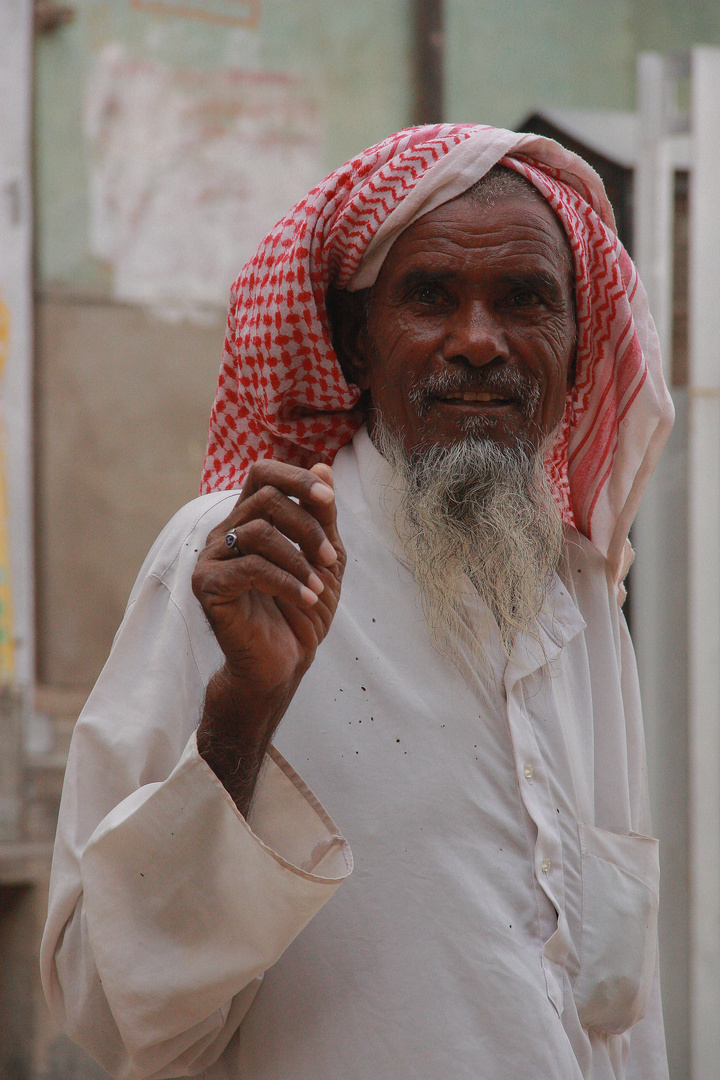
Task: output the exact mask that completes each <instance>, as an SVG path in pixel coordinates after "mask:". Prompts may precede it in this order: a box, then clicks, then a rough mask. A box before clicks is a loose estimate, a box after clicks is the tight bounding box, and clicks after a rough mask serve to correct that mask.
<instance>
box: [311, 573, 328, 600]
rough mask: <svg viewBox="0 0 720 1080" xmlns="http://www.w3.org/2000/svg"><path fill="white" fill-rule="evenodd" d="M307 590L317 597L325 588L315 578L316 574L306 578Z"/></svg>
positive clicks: (316, 577)
mask: <svg viewBox="0 0 720 1080" xmlns="http://www.w3.org/2000/svg"><path fill="white" fill-rule="evenodd" d="M308 588H309V589H312V591H313V592H314V593H317V594H318V596H319V595H320V593H321V592H322V591H323V589H324V588H325V586H324V585H323V583H322V581H321V580H320V578H319V577H318V576H317V574H311V575H310V577H309V578H308Z"/></svg>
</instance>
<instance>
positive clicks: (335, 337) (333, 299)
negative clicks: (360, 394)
mask: <svg viewBox="0 0 720 1080" xmlns="http://www.w3.org/2000/svg"><path fill="white" fill-rule="evenodd" d="M369 292H370V290H369V289H360V290H358V291H357V292H348V291H347V290H346V289H336V288H334V287H333V286H331V287H330V288H329V289H328V292H327V296H326V297H325V306H326V307H327V313H328V319H329V321H330V335H331V340H332V345H333V348H334V349H335V352H336V353H337V358H338V360H339V361H340V367H341V368H342V373H343V375H344V376H345V378H346V379H347V381H348V382H352V383H355V384H356V386H359V387H360V389H361V390H367V389H368V386H369V385H370V381H369V375H368V362H367V358H368V356H369V350H368V334H367V305H368V301H369Z"/></svg>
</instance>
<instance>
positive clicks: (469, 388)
mask: <svg viewBox="0 0 720 1080" xmlns="http://www.w3.org/2000/svg"><path fill="white" fill-rule="evenodd" d="M466 392H468V393H472V392H479V393H490V394H498V395H499V396H500V397H504V398H508V399H510V400H512V401H515V402H517V404H518V406H519V408H520V410H521V412H522V413H523V415H524V416H527V417H528V418H530V417H532V416H533V415H534V413H535V410H536V408H537V406H538V403H539V401H540V385H539V383H538V382H537V380H536V379H534V378H533V377H532V375H530V374H529V373H527V372H524V371H520V370H518V369H517V368H496V369H493V368H478V369H477V370H467V369H463V368H457V369H452V368H450V369H445V370H443V371H436V372H432V373H431V374H430V375H426V376H425V378H424V379H420V380H419V381H418V382H416V383H415V384H414V385H413V386H412V387H411V388H410V391H409V396H410V400H411V402H412V403H413V405H414V406H415V407H416V409H417V410H418V413H419V414H420V415H421V416H423V415H425V414H426V413H427V411H428V409H429V408H430V405H431V403H432V400H433V398H437V397H442V396H443V395H445V394H449V393H453V394H457V393H460V394H462V393H466Z"/></svg>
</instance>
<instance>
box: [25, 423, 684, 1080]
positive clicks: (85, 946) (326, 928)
mask: <svg viewBox="0 0 720 1080" xmlns="http://www.w3.org/2000/svg"><path fill="white" fill-rule="evenodd" d="M386 468H387V467H386V466H385V463H384V462H383V460H382V459H381V458H380V457H379V455H378V454H377V452H376V451H375V450H374V448H373V446H372V444H371V442H370V440H369V438H368V436H367V434H366V433H365V432H364V431H361V432H360V433H358V435H357V436H356V438H355V440H354V444H353V445H351V446H348V447H345V448H344V449H343V450H341V451H340V453H339V454H338V456H337V458H336V462H335V465H334V474H335V485H336V493H337V504H338V524H339V529H340V533H341V536H342V537H343V541H344V543H345V546H346V549H347V552H348V565H347V570H346V573H345V578H344V581H343V588H342V598H341V603H340V606H339V608H338V611H337V614H336V616H335V620H334V622H333V626H332V628H331V631H330V633H329V635H328V637H327V639H326V641H325V642H324V643H323V645H322V646H321V647H320V649H319V651H318V654H317V657H316V660H315V662H314V664H313V665H312V667H311V669H310V671H309V673H308V674H307V675H306V676H305V678H304V680H303V682H302V683H301V685H300V688H299V690H298V692H297V694H296V696H295V698H294V699H293V702H292V704H291V706H290V708H289V710H288V713H287V714H286V717H285V718H284V720H283V722H282V724H281V726H280V729H279V730H278V732H277V734H276V737H275V740H274V743H275V749H273V751H272V753H271V755H270V757H269V759H268V760H267V762H266V766H265V769H264V772H263V773H262V775H261V780H260V783H259V787H258V790H257V794H256V800H255V804H254V808H253V811H252V813H251V815H250V820H249V824H248V823H246V822H245V821H244V819H243V818H242V817H241V815H240V814H239V813H238V811H237V810H236V808H235V806H234V804H233V803H232V800H231V799H230V797H229V796H228V794H227V792H226V791H225V789H224V788H223V787H222V786H221V784H220V783H219V781H218V780H217V778H216V777H215V775H214V774H213V773H212V771H211V770H210V769H209V768H208V767H207V766H206V764H205V762H204V761H203V760H202V759H201V758H200V757H199V755H198V753H197V748H196V745H195V736H194V730H195V728H196V726H197V723H198V721H199V718H200V714H201V711H202V702H203V695H204V688H205V686H206V684H207V681H208V679H209V678H210V676H211V674H212V673H213V672H214V671H215V670H216V669H217V668H218V667H219V666H220V663H221V655H220V652H219V649H218V646H217V643H216V642H215V639H214V638H213V635H212V633H211V632H210V630H209V628H208V626H207V623H206V621H205V619H204V616H203V613H202V611H201V609H200V606H199V604H198V603H197V601H196V600H195V599H194V597H193V595H192V591H191V588H190V576H191V573H192V568H193V566H194V563H195V560H196V558H197V554H196V553H197V551H198V550H199V549H200V548H201V547H202V546H203V545H204V542H205V537H206V535H207V533H208V532H209V530H210V529H211V528H212V527H213V526H214V525H215V524H216V523H218V522H219V521H221V520H222V519H223V518H224V517H226V516H227V514H228V513H229V511H230V509H231V507H232V505H233V503H234V501H235V499H236V497H237V492H225V493H216V494H213V495H208V496H205V497H203V498H201V499H198V500H196V501H195V502H193V503H190V504H189V505H188V506H186V507H185V508H184V509H183V510H182V511H180V513H179V514H178V515H177V516H176V517H175V519H174V520H173V521H172V522H171V523H170V525H169V526H168V527H167V529H166V530H165V531H164V533H163V534H162V535H161V537H160V538H159V540H158V541H157V543H156V545H155V546H154V548H153V550H152V551H151V552H150V555H149V556H148V558H147V560H146V562H145V565H144V566H143V569H142V571H141V573H140V576H139V578H138V582H137V584H136V586H135V589H134V591H133V594H132V596H131V599H130V603H129V606H128V609H127V612H126V615H125V619H124V621H123V624H122V626H121V628H120V631H119V632H118V635H117V637H116V640H115V643H114V646H113V651H112V653H111V656H110V659H109V660H108V663H107V665H106V667H105V669H104V671H103V673H102V675H101V677H100V679H99V681H98V683H97V686H96V687H95V689H94V691H93V693H92V695H91V697H90V699H89V701H88V704H87V707H86V709H85V711H84V713H83V715H82V717H81V718H80V720H79V721H78V725H77V728H76V731H75V735H74V738H73V743H72V747H71V751H70V758H69V762H68V770H67V776H66V781H65V789H64V792H63V800H62V806H61V812H60V823H59V829H58V838H57V844H56V852H55V861H54V866H53V876H52V882H51V899H50V913H49V918H48V925H47V929H46V934H45V938H44V942H43V953H42V966H43V975H44V980H45V987H46V993H47V994H48V998H49V1001H50V1003H51V1007H52V1009H53V1012H54V1014H55V1015H56V1017H57V1018H58V1019H59V1020H60V1022H61V1023H63V1024H65V1025H66V1026H67V1028H68V1030H69V1032H70V1034H71V1035H72V1036H73V1037H74V1038H76V1039H77V1040H78V1041H79V1042H81V1043H83V1044H84V1045H85V1046H86V1047H87V1048H88V1049H89V1050H90V1052H91V1053H92V1054H94V1056H95V1057H97V1059H98V1060H99V1061H100V1062H101V1063H102V1064H103V1065H104V1067H105V1068H106V1069H108V1070H109V1071H110V1072H112V1073H114V1074H116V1075H118V1076H122V1077H166V1076H167V1077H170V1076H177V1075H184V1074H186V1073H193V1074H195V1073H197V1072H200V1071H202V1070H203V1069H206V1070H207V1073H206V1075H207V1077H208V1080H210V1078H212V1080H215V1078H218V1080H219V1078H221V1077H223V1078H228V1080H261V1078H262V1080H479V1078H483V1080H484V1078H487V1080H580V1078H584V1080H611V1078H612V1080H620V1078H627V1080H664V1078H666V1077H667V1063H666V1057H665V1048H664V1038H663V1029H662V1018H661V1013H660V999H659V988H658V981H657V964H656V929H655V926H656V913H657V842H656V841H654V840H652V839H649V838H648V837H649V832H650V826H649V814H648V798H647V782H646V769H645V756H644V745H643V733H642V721H641V715H640V703H639V696H638V686H637V676H636V671H635V665H634V657H633V652H632V647H631V644H630V641H629V638H628V635H627V630H626V627H625V623H624V620H623V617H622V614H621V612H620V611H619V608H618V605H617V600H616V596H615V591H614V589H613V586H612V581H611V577H610V574H609V573H608V571H607V566H606V564H605V562H604V560H603V558H602V557H601V556H600V555H599V554H598V553H597V551H596V550H595V549H594V548H593V547H592V545H591V544H590V543H589V542H588V541H587V540H585V539H584V538H583V537H581V536H580V535H579V534H572V535H569V536H568V537H567V545H566V559H565V563H564V566H563V569H562V571H561V573H560V575H559V576H557V577H556V579H555V582H554V584H553V587H552V590H551V594H550V596H549V598H548V601H547V603H546V606H545V608H544V609H543V612H542V613H541V616H540V619H539V624H540V638H541V644H542V646H543V649H544V656H543V652H542V651H541V650H540V649H539V648H538V644H537V642H534V641H533V640H532V639H531V638H521V639H520V640H518V641H517V642H516V645H515V649H514V651H513V654H512V656H511V658H510V660H509V661H508V662H507V664H506V665H505V664H504V663H503V662H501V660H500V653H499V649H498V647H497V629H496V628H495V626H494V622H493V620H492V618H491V617H490V615H489V613H488V611H487V609H485V608H483V607H482V606H481V605H480V603H479V602H478V601H477V599H473V595H474V594H473V595H471V593H470V592H468V597H467V602H468V604H469V605H470V606H471V607H470V617H471V619H472V620H474V622H475V624H476V626H477V628H478V632H479V633H480V634H481V635H482V636H483V639H484V640H486V641H488V655H489V657H490V661H491V667H492V671H493V673H494V685H492V679H491V680H490V683H488V681H487V680H486V682H485V683H483V682H482V681H481V680H480V679H479V678H478V677H477V676H476V674H475V673H474V672H473V671H472V669H471V668H470V667H469V666H468V665H463V664H462V663H461V664H460V667H458V666H456V665H455V664H453V663H452V662H451V661H450V660H449V659H448V658H446V657H444V656H442V655H440V654H439V653H438V652H437V651H436V649H435V648H434V647H433V644H432V642H431V639H430V634H429V631H428V629H427V626H426V624H425V622H424V619H423V616H422V614H421V610H420V607H419V602H418V597H417V592H416V588H415V584H414V581H413V577H412V573H411V571H410V570H409V568H408V567H407V565H406V563H405V559H404V555H403V551H402V548H401V546H400V544H399V542H398V540H397V538H396V535H395V532H394V529H393V525H392V521H391V518H390V514H389V512H388V510H387V507H386V506H385V502H384V499H383V490H384V488H383V483H384V471H383V470H386ZM493 642H494V643H495V644H493ZM541 664H542V665H543V666H542V667H541V666H540V665H541ZM460 668H463V670H460ZM281 755H282V756H281ZM286 758H287V759H288V760H290V761H292V763H293V765H294V767H295V768H296V769H297V770H298V772H299V773H301V774H302V777H303V779H302V780H301V779H300V777H299V776H298V773H296V772H295V771H294V769H293V768H291V767H290V766H289V765H288V764H287V761H286V760H285V759H286ZM308 785H309V786H308ZM310 789H312V791H311V790H310ZM312 792H315V793H316V795H317V798H316V796H315V795H313V794H312ZM318 798H320V799H322V803H323V805H324V806H326V807H327V808H328V810H327V811H325V810H324V809H323V806H321V805H320V803H319V802H318ZM329 814H332V817H333V818H334V819H335V820H337V821H338V822H340V823H341V824H342V827H343V830H344V832H345V835H346V836H347V841H346V840H344V839H343V837H342V836H341V835H340V834H339V831H338V829H337V827H336V826H335V825H334V824H333V821H332V820H331V818H330V817H329V816H328V815H329ZM348 841H349V844H350V845H351V846H352V851H353V855H354V860H355V871H354V873H353V874H352V876H351V877H350V878H349V880H348V881H347V882H346V883H345V884H344V885H343V887H342V889H340V891H339V892H338V895H337V896H335V897H333V893H334V892H335V891H336V889H337V888H338V885H339V884H340V882H341V881H342V880H343V879H344V878H346V877H347V876H348V874H349V873H350V870H351V868H352V858H353V856H351V854H350V847H349V845H348ZM331 897H333V898H332V899H331ZM326 901H330V902H329V903H326ZM301 931H302V932H301ZM263 972H265V974H264V977H263ZM644 1013H646V1015H645V1018H644V1019H642V1018H641V1017H642V1016H643V1014H644ZM612 1032H614V1033H612Z"/></svg>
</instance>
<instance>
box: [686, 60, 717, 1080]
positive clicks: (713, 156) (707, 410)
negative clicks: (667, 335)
mask: <svg viewBox="0 0 720 1080" xmlns="http://www.w3.org/2000/svg"><path fill="white" fill-rule="evenodd" d="M692 131H693V171H692V179H691V188H690V380H689V399H690V400H689V407H690V433H689V470H690V486H689V541H690V559H689V573H690V588H689V625H690V714H689V723H690V824H691V829H690V881H691V890H690V941H691V961H692V962H691V1034H692V1076H693V1080H715V1078H716V1077H717V1075H718V1068H719V1067H720V262H719V261H718V252H720V182H719V180H718V162H720V49H712V48H704V47H698V48H695V49H693V51H692Z"/></svg>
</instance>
